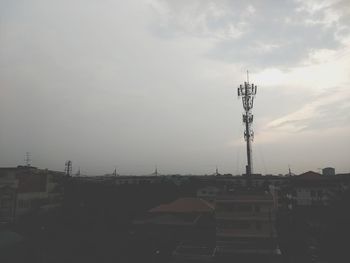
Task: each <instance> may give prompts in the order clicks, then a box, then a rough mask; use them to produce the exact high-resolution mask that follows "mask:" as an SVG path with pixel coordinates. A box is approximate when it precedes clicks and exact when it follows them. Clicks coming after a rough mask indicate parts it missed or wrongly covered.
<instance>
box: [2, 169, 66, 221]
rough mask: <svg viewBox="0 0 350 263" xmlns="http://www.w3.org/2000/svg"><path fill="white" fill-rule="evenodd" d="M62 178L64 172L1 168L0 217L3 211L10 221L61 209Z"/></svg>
mask: <svg viewBox="0 0 350 263" xmlns="http://www.w3.org/2000/svg"><path fill="white" fill-rule="evenodd" d="M63 178H64V173H63V172H55V171H50V170H48V169H38V168H36V167H30V166H18V167H9V168H0V188H1V190H0V192H1V193H0V197H1V200H0V201H1V202H0V203H1V211H2V213H5V212H4V211H5V210H6V211H7V212H6V213H8V214H9V213H11V214H12V215H11V220H13V219H16V218H18V217H21V216H22V215H25V214H27V213H29V212H33V211H35V210H38V209H50V208H52V207H56V206H57V205H60V204H61V203H62V200H63ZM3 218H4V216H3ZM11 220H10V221H11Z"/></svg>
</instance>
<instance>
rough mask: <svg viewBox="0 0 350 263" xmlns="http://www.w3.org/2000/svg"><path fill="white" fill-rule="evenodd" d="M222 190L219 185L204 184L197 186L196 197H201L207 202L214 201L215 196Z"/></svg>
mask: <svg viewBox="0 0 350 263" xmlns="http://www.w3.org/2000/svg"><path fill="white" fill-rule="evenodd" d="M221 192H222V191H221V189H220V188H219V187H216V186H206V187H202V188H199V189H198V190H197V193H196V195H197V197H198V198H201V199H204V200H206V201H208V202H214V201H215V199H216V196H217V195H218V194H220V193H221Z"/></svg>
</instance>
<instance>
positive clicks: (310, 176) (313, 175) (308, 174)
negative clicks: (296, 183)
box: [299, 171, 321, 179]
mask: <svg viewBox="0 0 350 263" xmlns="http://www.w3.org/2000/svg"><path fill="white" fill-rule="evenodd" d="M320 176H321V174H319V173H316V172H313V171H308V172H306V173H302V174H300V175H299V178H305V179H318V178H320Z"/></svg>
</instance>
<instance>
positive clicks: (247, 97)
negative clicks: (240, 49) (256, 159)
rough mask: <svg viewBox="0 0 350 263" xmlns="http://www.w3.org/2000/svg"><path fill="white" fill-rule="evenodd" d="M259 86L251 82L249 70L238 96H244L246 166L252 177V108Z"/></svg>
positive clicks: (248, 173)
mask: <svg viewBox="0 0 350 263" xmlns="http://www.w3.org/2000/svg"><path fill="white" fill-rule="evenodd" d="M256 91H257V86H256V85H254V84H253V83H252V84H250V83H249V72H248V71H247V81H245V82H244V84H243V85H242V84H241V85H239V88H238V89H237V92H238V97H242V103H243V109H244V113H243V123H244V125H245V130H244V139H245V141H246V144H247V166H246V176H247V177H251V175H252V171H253V170H252V146H251V142H252V141H253V139H254V131H253V129H252V127H251V126H252V123H253V114H252V108H253V102H254V97H255V95H256Z"/></svg>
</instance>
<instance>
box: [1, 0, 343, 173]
mask: <svg viewBox="0 0 350 263" xmlns="http://www.w3.org/2000/svg"><path fill="white" fill-rule="evenodd" d="M349 26H350V1H349V0H345V1H341V0H340V1H337V0H329V1H322V0H311V1H310V0H294V1H286V0H283V1H282V0H281V1H275V0H270V1H259V0H256V1H245V0H241V1H219V0H217V1H214V0H213V1H209V0H208V1H207V0H198V1H195V0H186V1H185V0H176V1H170V0H168V1H160V0H144V1H141V0H128V1H115V0H104V1H100V0H59V1H58V0H50V1H47V0H33V1H25V0H23V1H19V0H8V1H6V0H0V67H1V70H0V166H14V165H18V164H23V163H24V156H25V153H26V152H27V151H28V152H30V153H31V159H32V164H33V165H35V166H38V167H41V168H49V169H55V170H63V169H64V163H65V161H66V160H68V159H70V160H72V161H73V170H74V171H76V170H77V169H78V167H80V168H81V172H82V173H85V174H104V173H110V172H112V171H113V170H114V167H117V170H118V171H119V172H120V173H122V174H148V173H151V172H153V170H154V166H155V165H156V164H157V166H158V170H159V172H160V173H163V174H166V173H182V174H188V173H192V174H210V173H213V172H214V171H215V166H216V165H218V166H219V170H220V172H222V173H233V174H239V173H242V172H243V171H244V166H245V162H246V159H245V146H244V140H243V125H242V123H241V119H242V117H241V114H242V105H241V101H240V100H238V99H237V96H236V88H237V86H238V85H239V84H241V83H242V82H244V81H245V78H246V74H245V71H246V70H247V69H249V70H250V72H251V73H250V80H251V82H254V83H255V84H257V85H258V94H257V97H256V100H255V105H254V115H255V120H254V121H255V122H254V125H253V126H254V130H255V140H254V143H253V156H254V172H260V173H263V174H266V173H287V171H288V165H290V166H291V168H292V171H294V172H295V173H301V172H304V171H307V170H314V171H318V169H319V168H324V167H326V166H333V167H335V168H336V170H337V172H349V171H350V162H349V156H350V136H349V134H350V86H349V84H350V74H349V73H350V27H349Z"/></svg>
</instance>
